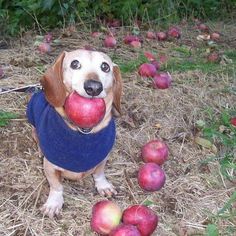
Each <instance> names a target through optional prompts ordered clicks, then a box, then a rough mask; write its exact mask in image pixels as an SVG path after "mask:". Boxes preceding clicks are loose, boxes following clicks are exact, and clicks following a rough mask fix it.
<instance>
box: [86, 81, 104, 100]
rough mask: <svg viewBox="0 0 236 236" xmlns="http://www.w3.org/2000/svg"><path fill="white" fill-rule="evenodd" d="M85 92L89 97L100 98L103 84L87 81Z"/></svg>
mask: <svg viewBox="0 0 236 236" xmlns="http://www.w3.org/2000/svg"><path fill="white" fill-rule="evenodd" d="M84 90H85V92H86V93H87V94H88V95H89V96H93V97H94V96H98V95H99V94H100V93H101V92H102V90H103V86H102V83H101V82H99V81H96V80H86V81H85V83H84Z"/></svg>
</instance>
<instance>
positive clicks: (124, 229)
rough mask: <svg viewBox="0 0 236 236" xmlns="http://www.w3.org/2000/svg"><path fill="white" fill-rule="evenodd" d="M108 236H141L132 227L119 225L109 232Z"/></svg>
mask: <svg viewBox="0 0 236 236" xmlns="http://www.w3.org/2000/svg"><path fill="white" fill-rule="evenodd" d="M109 236H141V233H140V232H139V231H138V229H137V227H136V226H134V225H131V224H120V225H118V226H117V227H116V228H115V229H113V230H112V231H111V233H110V234H109Z"/></svg>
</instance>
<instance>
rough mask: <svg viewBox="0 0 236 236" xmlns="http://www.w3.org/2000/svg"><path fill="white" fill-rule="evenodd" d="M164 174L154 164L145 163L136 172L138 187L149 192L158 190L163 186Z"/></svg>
mask: <svg viewBox="0 0 236 236" xmlns="http://www.w3.org/2000/svg"><path fill="white" fill-rule="evenodd" d="M165 180H166V177H165V172H164V171H163V170H162V168H161V167H160V166H159V165H157V164H156V163H153V162H149V163H145V164H144V165H143V166H141V167H140V169H139V171H138V183H139V186H140V187H141V188H142V189H144V190H146V191H150V192H154V191H158V190H160V189H161V188H162V187H163V186H164V184H165Z"/></svg>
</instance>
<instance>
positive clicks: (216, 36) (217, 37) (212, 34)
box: [210, 32, 220, 41]
mask: <svg viewBox="0 0 236 236" xmlns="http://www.w3.org/2000/svg"><path fill="white" fill-rule="evenodd" d="M210 39H212V40H214V41H218V40H219V39H220V33H218V32H213V33H211V34H210Z"/></svg>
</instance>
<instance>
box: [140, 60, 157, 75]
mask: <svg viewBox="0 0 236 236" xmlns="http://www.w3.org/2000/svg"><path fill="white" fill-rule="evenodd" d="M156 72H157V69H156V67H155V66H154V65H153V64H151V63H143V64H142V65H141V66H140V67H139V70H138V73H139V75H141V76H142V77H154V76H155V74H156Z"/></svg>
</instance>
